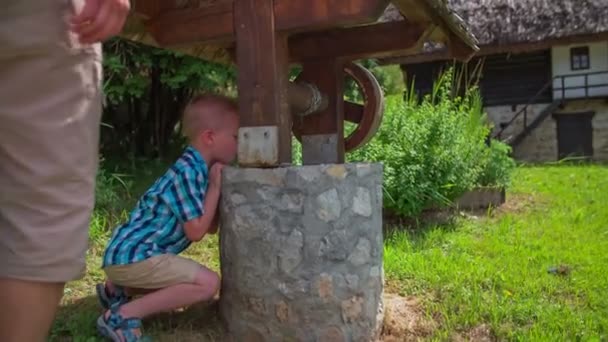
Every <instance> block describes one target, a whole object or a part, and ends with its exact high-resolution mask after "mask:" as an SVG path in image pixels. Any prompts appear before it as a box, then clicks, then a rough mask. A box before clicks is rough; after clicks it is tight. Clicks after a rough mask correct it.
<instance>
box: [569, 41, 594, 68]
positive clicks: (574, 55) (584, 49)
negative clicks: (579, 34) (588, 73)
mask: <svg viewBox="0 0 608 342" xmlns="http://www.w3.org/2000/svg"><path fill="white" fill-rule="evenodd" d="M590 64H591V63H590V61H589V47H588V46H578V47H573V48H571V49H570V68H571V69H572V70H586V69H589V68H590V67H591V66H590Z"/></svg>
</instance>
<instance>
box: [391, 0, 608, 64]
mask: <svg viewBox="0 0 608 342" xmlns="http://www.w3.org/2000/svg"><path fill="white" fill-rule="evenodd" d="M447 2H448V4H449V6H450V8H452V9H453V10H454V11H455V12H456V13H457V14H458V15H459V16H460V17H461V18H462V19H463V20H464V21H465V22H466V24H467V26H468V27H469V29H470V30H471V32H472V33H473V34H474V35H475V37H476V38H477V39H478V40H479V45H480V47H481V48H482V49H483V48H484V47H489V46H506V45H512V44H518V43H535V42H542V41H547V40H549V39H551V40H559V39H563V38H567V37H574V36H588V35H596V34H605V33H608V0H447ZM388 15H389V16H398V13H395V12H393V13H389V14H388ZM437 48H441V46H433V45H429V46H428V47H427V49H426V52H427V53H429V52H435V51H436V49H437Z"/></svg>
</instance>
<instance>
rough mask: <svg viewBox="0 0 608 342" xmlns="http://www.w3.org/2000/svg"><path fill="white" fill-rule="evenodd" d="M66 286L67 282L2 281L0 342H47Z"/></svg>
mask: <svg viewBox="0 0 608 342" xmlns="http://www.w3.org/2000/svg"><path fill="white" fill-rule="evenodd" d="M63 287H64V284H63V283H42V282H30V281H23V280H15V279H6V278H4V279H0V303H2V305H3V308H2V312H1V313H0V341H3V342H22V341H27V342H43V341H45V340H46V336H47V334H48V332H49V330H50V328H51V324H52V322H53V319H54V317H55V312H56V310H57V306H58V304H59V301H60V300H61V296H62V295H63Z"/></svg>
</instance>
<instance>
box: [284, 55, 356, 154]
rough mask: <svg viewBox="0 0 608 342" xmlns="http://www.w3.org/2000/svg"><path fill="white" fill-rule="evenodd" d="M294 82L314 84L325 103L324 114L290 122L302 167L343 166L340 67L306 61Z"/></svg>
mask: <svg viewBox="0 0 608 342" xmlns="http://www.w3.org/2000/svg"><path fill="white" fill-rule="evenodd" d="M298 79H301V80H303V81H306V82H310V83H313V84H315V85H316V86H317V87H318V88H319V90H320V91H321V92H322V93H324V94H326V95H327V97H328V99H329V101H328V105H327V108H326V109H325V110H323V111H320V112H318V113H316V114H313V115H309V116H305V117H302V118H298V119H297V121H296V122H294V125H297V127H296V129H297V130H298V132H299V133H300V137H301V141H302V162H303V164H305V165H309V164H323V163H344V66H343V64H342V63H341V62H340V61H339V60H336V59H326V60H317V61H307V62H306V63H304V64H303V70H302V73H301V74H300V75H299V77H298Z"/></svg>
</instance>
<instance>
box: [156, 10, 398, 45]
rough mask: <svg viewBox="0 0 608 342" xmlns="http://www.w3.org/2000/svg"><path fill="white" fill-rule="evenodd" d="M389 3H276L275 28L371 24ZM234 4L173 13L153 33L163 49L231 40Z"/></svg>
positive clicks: (295, 29)
mask: <svg viewBox="0 0 608 342" xmlns="http://www.w3.org/2000/svg"><path fill="white" fill-rule="evenodd" d="M238 1H239V0H237V1H236V2H237V3H238ZM388 3H389V1H388V0H275V1H274V3H273V11H274V15H275V29H276V30H277V31H282V32H283V31H285V32H288V33H293V32H299V31H305V30H306V31H307V30H318V29H325V28H329V27H336V26H345V25H349V26H350V25H359V24H366V23H371V22H374V21H376V20H377V19H378V18H379V17H380V15H381V14H382V12H383V11H384V9H385V8H386V7H387V6H388ZM234 4H235V3H233V1H220V2H216V3H214V4H213V5H209V6H204V7H200V8H196V9H179V10H174V11H169V12H166V13H163V14H161V15H159V16H158V17H157V18H156V19H154V20H152V21H151V22H150V25H149V27H150V32H151V34H152V36H153V37H154V39H155V40H156V41H157V42H158V44H160V45H162V46H173V45H183V44H190V43H200V42H217V41H226V40H227V41H231V40H233V39H234V26H233V22H234V19H233V5H234Z"/></svg>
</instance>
